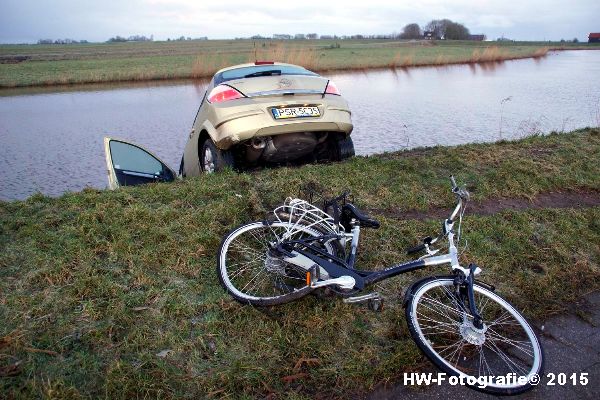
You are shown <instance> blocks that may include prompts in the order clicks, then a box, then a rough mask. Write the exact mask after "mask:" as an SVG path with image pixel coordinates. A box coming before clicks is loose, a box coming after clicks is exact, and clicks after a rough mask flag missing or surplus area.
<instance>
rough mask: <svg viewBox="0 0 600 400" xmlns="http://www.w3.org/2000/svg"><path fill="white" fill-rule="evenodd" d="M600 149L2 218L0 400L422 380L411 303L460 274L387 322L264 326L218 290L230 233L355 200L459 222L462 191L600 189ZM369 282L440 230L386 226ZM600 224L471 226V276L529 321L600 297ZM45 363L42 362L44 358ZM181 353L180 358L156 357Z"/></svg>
mask: <svg viewBox="0 0 600 400" xmlns="http://www.w3.org/2000/svg"><path fill="white" fill-rule="evenodd" d="M599 161H600V132H599V131H598V130H597V129H586V130H580V131H576V132H573V133H570V134H552V135H549V136H544V137H532V138H528V139H524V140H522V141H519V142H503V143H497V144H473V145H465V146H459V147H454V148H443V147H437V148H433V149H417V150H414V151H409V152H399V153H389V154H384V155H381V156H372V157H357V158H354V159H352V160H350V161H347V162H344V163H339V164H333V165H316V166H313V165H310V166H305V167H301V168H280V169H273V170H265V171H261V172H257V173H252V174H236V173H233V172H227V173H223V174H217V175H212V176H203V177H200V178H193V179H186V180H184V181H181V182H177V183H171V184H155V185H149V186H145V187H134V188H125V189H121V190H117V191H98V190H85V191H83V192H81V193H73V194H66V195H64V196H62V197H60V198H48V197H44V196H41V195H35V196H33V197H31V198H29V199H28V200H26V201H17V202H10V203H0V321H2V324H0V393H2V394H3V397H7V398H33V397H47V398H78V397H81V398H96V397H105V398H111V399H112V398H116V399H118V398H123V399H125V398H127V399H129V398H174V397H187V398H202V397H205V396H206V395H208V394H211V396H213V397H217V398H222V397H228V398H235V399H237V398H256V397H261V398H262V397H265V396H266V395H268V394H270V393H274V394H276V395H277V396H278V397H279V398H304V397H311V396H312V395H316V394H320V395H323V396H326V397H327V396H335V397H341V398H342V397H343V398H346V397H347V395H348V393H349V392H353V393H356V392H361V391H367V390H369V389H371V388H372V387H373V386H374V385H376V384H378V383H381V382H388V381H394V380H395V379H398V377H400V376H401V374H402V372H404V371H410V370H414V369H417V368H419V367H421V366H422V365H424V359H423V357H422V356H421V355H420V353H419V351H418V349H417V348H416V346H415V345H414V344H413V343H412V341H411V340H410V338H409V335H408V331H407V327H406V324H405V322H404V316H403V312H402V309H401V305H400V293H401V290H402V288H406V287H407V286H408V285H409V284H410V283H411V282H413V281H414V280H416V279H417V278H418V277H420V276H424V275H426V274H427V275H428V274H434V273H437V274H443V273H446V272H447V269H446V268H443V267H439V268H431V269H429V270H425V271H420V272H418V273H411V274H407V275H403V276H401V277H398V278H395V279H393V280H389V281H386V282H385V283H384V284H383V285H382V287H381V288H379V290H381V291H382V293H384V294H385V295H386V296H387V304H386V309H385V310H384V312H383V313H380V314H375V313H372V312H369V311H368V310H367V309H366V308H364V307H362V306H357V305H346V304H344V303H342V302H341V301H340V300H339V299H321V300H319V299H316V298H313V297H310V296H309V297H308V298H305V299H302V300H300V301H298V302H295V303H293V304H289V305H285V306H280V307H277V308H272V309H266V310H260V309H256V308H253V307H250V306H241V305H239V304H238V303H236V302H234V301H233V300H231V298H230V297H229V296H228V295H226V294H225V293H224V292H223V290H222V289H221V287H220V286H219V284H218V279H217V276H216V272H215V263H216V260H215V254H216V251H217V248H218V245H219V242H220V240H221V237H222V235H223V234H225V233H226V232H227V231H228V230H229V229H231V228H232V227H234V226H236V225H238V224H241V223H244V222H247V221H249V220H253V219H258V218H261V217H262V216H264V212H265V211H266V210H269V209H270V208H271V207H272V206H273V205H275V204H277V203H278V202H280V201H282V200H283V199H284V198H285V197H286V196H289V195H294V194H296V193H297V192H298V188H299V186H301V185H302V184H305V183H307V182H317V183H318V184H319V185H321V186H323V187H326V188H330V189H329V190H330V192H332V193H334V192H337V191H339V190H341V189H342V188H349V189H351V190H352V192H353V193H354V194H355V196H356V198H357V202H358V204H359V205H360V206H361V207H367V208H379V209H394V208H396V207H398V208H400V209H404V210H406V209H419V210H427V209H428V208H429V207H430V206H435V207H450V206H451V205H452V204H453V201H454V199H453V198H452V196H451V194H450V193H449V190H448V189H449V185H448V180H447V177H448V175H450V173H454V174H455V175H456V176H457V178H458V179H459V181H460V182H466V183H467V184H468V187H469V189H470V190H471V191H472V192H473V196H474V200H475V201H477V200H484V199H491V198H496V197H521V198H532V197H533V196H535V195H536V194H538V193H543V192H549V191H561V190H570V191H596V192H597V191H598V190H599V189H600V162H599ZM377 217H378V218H379V219H380V220H381V222H382V228H381V229H379V230H376V231H373V230H365V231H364V235H363V239H364V241H362V243H361V251H362V253H361V256H360V259H359V263H360V265H363V266H365V268H381V267H383V266H386V265H388V264H390V263H392V262H396V261H401V260H404V259H406V256H405V255H404V249H405V248H406V247H408V246H410V245H413V244H415V243H416V240H417V238H419V237H423V236H426V235H428V234H431V233H435V232H437V230H438V229H439V225H440V221H438V220H426V221H413V220H409V221H403V220H394V219H388V218H382V217H379V216H377ZM598 221H600V207H594V208H581V209H562V210H558V209H542V210H524V211H518V212H516V211H513V212H508V211H505V212H501V213H498V214H495V215H491V216H469V215H468V216H467V219H466V221H465V223H464V226H463V228H465V229H466V231H465V235H466V237H467V238H468V243H469V245H468V249H467V251H466V252H465V253H464V258H465V260H468V261H472V262H476V263H478V264H479V265H481V266H482V267H483V270H484V272H483V274H482V279H484V280H485V281H488V282H492V283H494V284H495V285H496V286H497V287H498V291H499V292H500V293H501V294H502V295H504V296H506V297H507V298H508V299H510V300H511V301H512V302H514V304H516V305H517V306H518V308H520V309H521V310H523V312H524V314H525V315H526V316H527V317H529V318H542V317H544V316H547V315H548V314H550V313H559V312H561V311H563V310H564V309H565V307H566V302H570V301H574V300H575V299H577V298H578V297H579V296H581V295H582V294H584V293H587V292H589V291H591V290H594V289H598V288H600V270H599V268H598V265H599V261H600V223H599V222H598ZM42 350H43V351H45V352H40V351H42ZM164 350H170V352H168V354H167V355H166V357H164V358H162V357H159V356H157V354H159V353H160V352H162V351H164Z"/></svg>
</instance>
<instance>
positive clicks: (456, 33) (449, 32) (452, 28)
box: [444, 22, 471, 40]
mask: <svg viewBox="0 0 600 400" xmlns="http://www.w3.org/2000/svg"><path fill="white" fill-rule="evenodd" d="M470 36H471V34H470V33H469V30H468V29H467V27H466V26H464V25H463V24H459V23H458V22H450V23H449V24H448V25H446V31H445V32H444V39H448V40H467V39H469V38H470Z"/></svg>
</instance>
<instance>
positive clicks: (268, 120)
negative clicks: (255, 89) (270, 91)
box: [213, 95, 353, 150]
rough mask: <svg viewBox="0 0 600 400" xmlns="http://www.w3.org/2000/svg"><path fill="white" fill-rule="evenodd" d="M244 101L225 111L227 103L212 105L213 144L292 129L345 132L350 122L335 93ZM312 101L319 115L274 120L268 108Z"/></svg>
mask: <svg viewBox="0 0 600 400" xmlns="http://www.w3.org/2000/svg"><path fill="white" fill-rule="evenodd" d="M246 101H247V102H248V104H246V105H241V106H240V105H237V106H236V107H232V108H231V110H232V111H233V110H235V112H228V108H227V107H223V108H218V109H216V113H217V114H218V115H217V118H216V119H215V120H216V121H218V123H217V124H216V125H215V131H216V132H215V133H216V135H215V136H216V137H213V141H214V142H215V144H216V145H217V146H218V147H219V148H221V149H223V150H227V149H229V148H230V147H232V146H234V145H236V144H237V143H240V142H244V141H246V140H249V139H251V138H253V137H262V136H275V135H281V134H286V133H295V132H341V133H344V134H345V135H349V134H350V133H351V132H352V129H353V125H352V119H351V113H350V110H349V108H348V104H347V102H346V101H345V100H344V99H343V98H341V97H339V96H327V97H326V98H323V97H322V96H320V95H319V96H302V97H300V96H298V97H294V98H290V100H285V101H281V100H280V99H278V100H276V101H274V100H273V99H268V98H265V99H261V100H259V101H256V99H255V98H254V99H251V100H250V99H248V100H246ZM298 105H304V106H305V105H315V106H317V107H319V110H320V113H321V116H320V117H316V118H298V119H285V120H276V119H275V118H274V117H273V115H272V113H271V108H273V107H281V106H298Z"/></svg>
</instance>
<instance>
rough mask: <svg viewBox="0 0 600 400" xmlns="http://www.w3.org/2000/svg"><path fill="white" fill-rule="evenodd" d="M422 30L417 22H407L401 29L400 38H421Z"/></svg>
mask: <svg viewBox="0 0 600 400" xmlns="http://www.w3.org/2000/svg"><path fill="white" fill-rule="evenodd" d="M421 36H423V35H422V32H421V27H420V26H419V24H414V23H413V24H408V25H406V26H405V27H404V28H403V29H402V33H401V34H400V39H419V38H421Z"/></svg>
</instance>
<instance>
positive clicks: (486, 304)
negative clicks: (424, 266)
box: [406, 277, 543, 394]
mask: <svg viewBox="0 0 600 400" xmlns="http://www.w3.org/2000/svg"><path fill="white" fill-rule="evenodd" d="M474 296H475V302H476V304H477V308H478V311H479V313H480V314H481V316H482V318H483V322H484V326H483V328H482V329H477V328H476V327H475V326H474V325H473V316H472V315H471V314H470V312H468V311H465V310H464V308H463V307H461V306H460V305H459V301H458V299H457V297H456V295H455V293H454V278H453V277H434V278H429V279H426V280H424V281H422V282H420V283H418V284H417V285H416V287H415V288H414V289H413V291H412V295H411V297H410V300H409V302H408V304H407V307H406V319H407V322H408V327H409V329H410V333H411V336H412V337H413V339H414V340H415V342H416V344H417V346H418V347H419V349H420V350H421V351H422V352H423V353H424V354H425V355H426V356H427V357H428V358H429V359H430V360H431V361H432V362H433V363H434V364H435V365H436V366H437V367H438V368H440V369H441V370H442V371H444V372H446V373H448V374H450V375H454V376H458V377H460V378H461V379H462V381H463V382H464V383H465V384H466V385H468V386H470V387H471V388H473V389H476V390H480V391H483V392H487V393H493V394H518V393H522V392H524V391H526V390H528V389H531V387H532V385H531V382H534V384H536V382H535V379H536V378H538V379H539V374H540V373H541V371H542V368H543V352H542V348H541V345H540V343H539V340H538V338H537V336H536V334H535V332H534V331H533V329H532V328H531V326H529V324H528V323H527V321H526V320H525V318H524V317H523V316H522V315H521V314H520V313H519V312H518V311H517V310H516V309H515V308H514V307H513V306H512V305H511V304H510V303H509V302H507V301H506V300H504V299H503V298H501V297H500V296H498V295H497V294H495V293H494V292H492V291H491V290H489V289H487V288H485V287H483V286H481V285H479V284H477V283H475V284H474ZM491 377H495V378H491ZM538 382H539V381H538Z"/></svg>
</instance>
